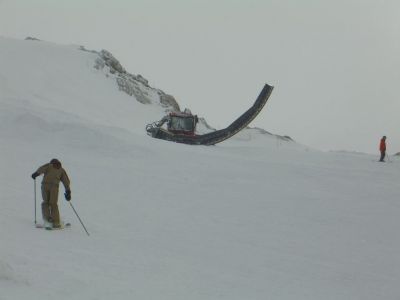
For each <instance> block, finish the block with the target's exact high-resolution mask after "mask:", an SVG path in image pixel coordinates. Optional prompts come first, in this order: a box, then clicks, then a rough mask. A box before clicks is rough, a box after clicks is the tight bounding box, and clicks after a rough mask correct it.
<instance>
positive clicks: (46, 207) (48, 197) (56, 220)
mask: <svg viewBox="0 0 400 300" xmlns="http://www.w3.org/2000/svg"><path fill="white" fill-rule="evenodd" d="M42 198H43V202H42V216H43V220H46V221H49V220H52V222H53V225H59V224H60V213H59V211H58V203H57V202H58V184H57V185H54V184H42Z"/></svg>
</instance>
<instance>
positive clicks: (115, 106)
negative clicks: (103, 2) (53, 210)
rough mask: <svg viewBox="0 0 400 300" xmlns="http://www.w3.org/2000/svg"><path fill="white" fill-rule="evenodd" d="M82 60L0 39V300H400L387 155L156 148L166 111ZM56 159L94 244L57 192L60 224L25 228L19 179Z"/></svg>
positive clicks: (27, 214) (26, 201)
mask: <svg viewBox="0 0 400 300" xmlns="http://www.w3.org/2000/svg"><path fill="white" fill-rule="evenodd" d="M94 61H95V55H94V54H93V53H89V52H84V51H80V50H77V48H76V47H66V46H59V45H54V44H50V43H44V42H33V41H16V40H11V39H5V38H0V66H2V67H1V68H0V91H1V93H0V149H1V155H0V162H1V170H2V172H1V175H0V180H1V186H2V188H1V210H0V222H1V223H0V225H1V226H0V236H1V247H0V299H1V300H9V299H41V300H46V299H68V300H71V299H174V300H176V299H185V300H186V299H229V300H232V299H296V300H298V299H335V300H336V299H363V300H365V299H371V300H372V299H393V300H394V299H399V298H400V287H399V285H398V282H399V280H400V255H399V253H398V252H399V251H398V249H399V247H400V238H399V236H398V228H399V225H400V220H399V218H398V216H399V214H400V203H399V198H400V197H399V196H400V192H399V183H398V178H399V175H400V161H399V158H395V157H392V158H391V162H390V163H385V164H382V163H378V162H376V160H377V157H373V156H369V155H360V154H351V153H322V152H318V151H311V150H307V148H305V147H302V146H299V145H297V144H295V143H293V142H283V141H282V140H281V139H277V138H276V137H274V136H269V135H266V134H264V135H261V134H255V133H254V131H245V132H241V133H240V134H239V135H238V136H237V137H236V138H235V139H230V140H228V141H226V142H224V143H221V144H219V145H217V146H212V147H202V146H199V147H196V146H187V145H180V144H175V143H169V142H165V141H161V140H156V139H152V138H150V137H148V136H146V134H145V132H144V125H145V124H146V123H148V122H149V120H150V121H152V120H157V119H158V118H159V117H160V116H161V115H162V114H163V108H162V107H160V106H157V105H143V104H141V103H139V102H137V101H134V99H132V97H129V96H128V95H126V94H125V93H122V92H121V91H119V90H118V88H116V86H115V82H114V81H113V80H111V78H108V77H106V76H104V73H103V72H102V71H99V70H96V69H94V68H93V63H94ZM250 104H251V103H250ZM262 113H268V106H267V107H266V108H265V109H264V111H263V112H262ZM53 157H57V158H59V159H60V160H61V161H62V162H63V165H64V167H65V168H66V170H67V171H68V172H69V175H70V178H71V181H72V185H71V188H72V198H73V200H72V203H73V204H74V206H75V208H76V209H77V211H78V213H79V214H80V216H81V217H82V220H83V221H84V222H85V225H86V226H87V228H88V230H89V232H90V234H91V235H90V237H88V236H86V234H85V232H84V231H83V229H82V228H81V226H80V224H79V221H78V220H77V219H76V217H75V215H74V214H73V211H72V209H71V208H70V207H69V205H68V204H67V203H66V202H65V201H64V200H63V199H62V198H61V196H60V210H61V215H62V217H63V218H64V219H65V220H67V221H71V222H72V227H71V228H70V229H66V230H63V231H53V232H48V231H45V230H38V229H35V228H34V226H33V223H34V181H33V180H32V179H31V178H30V174H31V173H32V172H33V171H35V169H36V168H37V167H38V166H39V165H41V164H43V163H45V162H48V161H49V160H50V159H51V158H53ZM37 188H38V189H39V183H37ZM60 190H61V191H62V190H63V189H62V188H61V189H60ZM39 199H40V195H39V193H38V202H39ZM37 211H38V213H39V205H38V208H37Z"/></svg>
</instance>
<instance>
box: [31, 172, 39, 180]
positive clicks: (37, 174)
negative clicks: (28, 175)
mask: <svg viewBox="0 0 400 300" xmlns="http://www.w3.org/2000/svg"><path fill="white" fill-rule="evenodd" d="M39 175H40V174H39V173H38V172H35V173H33V174H32V179H36V177H38V176H39Z"/></svg>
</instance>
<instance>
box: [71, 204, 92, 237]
mask: <svg viewBox="0 0 400 300" xmlns="http://www.w3.org/2000/svg"><path fill="white" fill-rule="evenodd" d="M68 202H69V205H71V208H72V209H73V211H74V213H75V215H76V216H77V218H78V220H79V222H81V224H82V227H83V229H85V231H86V234H87V235H88V236H89V235H90V234H89V232H88V231H87V229H86V227H85V225H83V222H82V220H81V218H80V217H79V215H78V213H77V212H76V210H75V208H74V206H73V205H72V203H71V201H68Z"/></svg>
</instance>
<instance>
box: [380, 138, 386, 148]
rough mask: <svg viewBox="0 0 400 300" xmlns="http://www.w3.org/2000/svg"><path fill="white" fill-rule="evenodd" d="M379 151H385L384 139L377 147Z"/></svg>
mask: <svg viewBox="0 0 400 300" xmlns="http://www.w3.org/2000/svg"><path fill="white" fill-rule="evenodd" d="M379 150H380V151H386V142H385V140H384V139H381V143H380V145H379Z"/></svg>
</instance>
